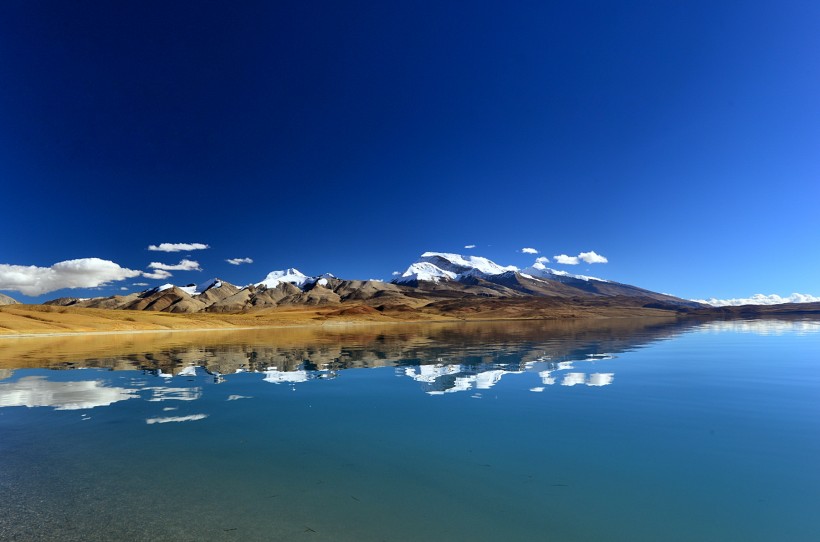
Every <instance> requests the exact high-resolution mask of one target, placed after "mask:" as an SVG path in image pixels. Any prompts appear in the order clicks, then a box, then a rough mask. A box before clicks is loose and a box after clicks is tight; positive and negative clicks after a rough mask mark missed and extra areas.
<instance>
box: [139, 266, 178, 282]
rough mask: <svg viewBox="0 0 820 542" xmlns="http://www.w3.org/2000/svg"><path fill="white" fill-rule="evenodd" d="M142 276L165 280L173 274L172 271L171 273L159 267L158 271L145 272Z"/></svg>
mask: <svg viewBox="0 0 820 542" xmlns="http://www.w3.org/2000/svg"><path fill="white" fill-rule="evenodd" d="M142 276H143V277H145V278H147V279H153V280H165V279H167V278H168V277H171V276H173V275H172V274H171V273H169V272H168V271H163V270H162V269H157V270H156V271H154V272H152V273H143V274H142Z"/></svg>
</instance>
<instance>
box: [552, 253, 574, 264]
mask: <svg viewBox="0 0 820 542" xmlns="http://www.w3.org/2000/svg"><path fill="white" fill-rule="evenodd" d="M552 258H553V259H554V260H555V263H560V264H563V265H578V256H567V255H566V254H558V255H557V256H553V257H552Z"/></svg>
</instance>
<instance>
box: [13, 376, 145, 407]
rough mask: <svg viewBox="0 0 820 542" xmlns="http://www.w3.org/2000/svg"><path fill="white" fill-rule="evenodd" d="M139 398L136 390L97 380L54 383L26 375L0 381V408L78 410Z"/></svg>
mask: <svg viewBox="0 0 820 542" xmlns="http://www.w3.org/2000/svg"><path fill="white" fill-rule="evenodd" d="M136 397H138V395H137V390H135V389H129V388H118V387H110V386H106V385H105V383H104V382H102V381H100V380H81V381H71V382H53V381H50V380H46V378H45V377H43V376H26V377H23V378H21V379H20V380H18V381H16V382H9V383H5V384H0V407H10V406H24V407H29V408H32V407H54V409H55V410H81V409H86V408H94V407H100V406H109V405H111V404H114V403H116V402H119V401H125V400H128V399H134V398H136Z"/></svg>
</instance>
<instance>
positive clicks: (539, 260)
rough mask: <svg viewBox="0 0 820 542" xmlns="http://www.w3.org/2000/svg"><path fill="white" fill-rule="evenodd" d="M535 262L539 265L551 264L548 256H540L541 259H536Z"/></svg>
mask: <svg viewBox="0 0 820 542" xmlns="http://www.w3.org/2000/svg"><path fill="white" fill-rule="evenodd" d="M535 261H536V262H537V263H550V259H549V258H547V257H546V256H540V257H538V258H536V259H535Z"/></svg>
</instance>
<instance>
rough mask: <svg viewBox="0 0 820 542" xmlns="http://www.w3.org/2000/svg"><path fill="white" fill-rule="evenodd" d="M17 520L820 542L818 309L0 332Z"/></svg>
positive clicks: (294, 536) (172, 535)
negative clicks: (31, 334) (779, 313)
mask: <svg viewBox="0 0 820 542" xmlns="http://www.w3.org/2000/svg"><path fill="white" fill-rule="evenodd" d="M0 492H2V495H3V496H4V499H3V501H4V502H3V513H2V514H0V539H3V540H77V541H80V540H81V541H89V540H229V541H231V540H297V541H298V540H305V541H312V540H342V541H344V540H357V541H371V540H372V541H382V540H387V541H395V540H548V541H551V540H554V541H597V540H606V541H621V540H623V541H633V542H634V541H644V540H645V541H658V540H664V541H675V540H680V541H693V540H698V541H706V540H714V541H730V540H738V541H779V540H789V541H802V540H806V541H809V540H817V539H818V536H820V534H818V533H820V528H818V526H817V520H816V517H817V509H818V504H820V322H818V321H808V320H790V321H783V320H777V321H776V320H768V321H767V320H757V321H719V322H697V321H679V320H674V319H673V320H640V319H623V320H620V319H613V320H600V321H597V320H596V321H571V322H503V323H502V322H497V323H470V324H466V323H465V324H457V325H456V324H435V325H433V324H428V325H398V326H381V327H362V326H351V327H342V326H336V327H325V328H321V329H320V328H299V329H290V330H271V329H269V330H254V331H242V332H240V331H236V332H207V333H204V332H203V333H150V334H149V333H146V334H134V335H89V336H84V337H47V338H20V339H8V338H6V339H0Z"/></svg>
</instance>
